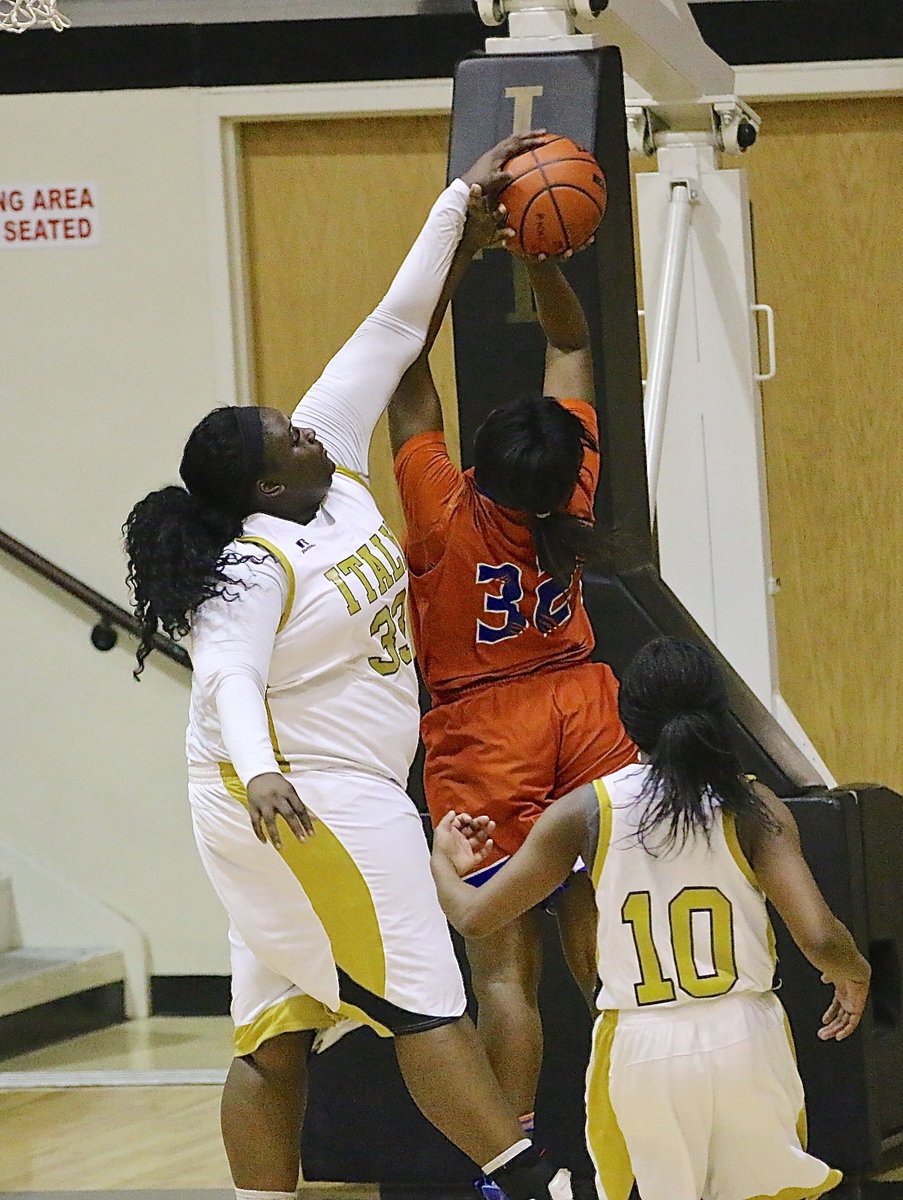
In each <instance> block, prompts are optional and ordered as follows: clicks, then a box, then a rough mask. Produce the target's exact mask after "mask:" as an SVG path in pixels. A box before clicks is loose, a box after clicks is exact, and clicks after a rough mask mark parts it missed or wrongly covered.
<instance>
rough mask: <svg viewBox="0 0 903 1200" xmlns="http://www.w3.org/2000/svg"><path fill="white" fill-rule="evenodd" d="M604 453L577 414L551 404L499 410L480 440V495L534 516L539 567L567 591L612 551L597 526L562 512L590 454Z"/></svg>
mask: <svg viewBox="0 0 903 1200" xmlns="http://www.w3.org/2000/svg"><path fill="white" fill-rule="evenodd" d="M598 449H599V447H598V444H597V443H596V439H595V438H594V437H593V436H592V434H591V433H590V432H589V430H588V429H587V428H586V426H585V425H584V424H583V422H582V421H581V420H580V418H579V417H578V416H577V414H576V413H573V412H571V411H570V410H569V409H567V408H565V407H564V405H562V404H559V403H558V401H557V400H554V399H552V398H551V397H549V396H536V397H531V398H530V399H528V400H524V401H519V402H517V403H515V404H506V405H504V406H503V407H501V408H496V409H494V410H493V411H492V412H491V413H490V414H489V416H488V417H487V418H486V420H485V421H484V422H483V424H482V425H481V426H480V428H479V429H478V430H477V434H476V438H475V439H474V447H473V456H474V480H475V482H476V484H477V487H478V488H479V489H480V491H482V492H485V493H486V495H487V496H489V497H490V498H491V499H492V500H494V501H495V502H496V503H497V504H501V505H504V507H506V508H515V509H519V510H520V511H522V512H526V513H528V514H529V516H530V529H531V531H532V534H533V542H534V544H535V546H536V557H537V558H538V560H539V565H540V566H541V567H542V569H543V570H544V571H547V572H548V573H549V574H550V575H551V576H553V577H554V578H555V579H556V580H557V581H558V583H559V584H561V585H562V586H564V587H567V586H568V585H569V584H570V582H571V578H572V576H573V574H574V571H575V570H576V568H577V566H578V565H579V564H580V563H583V562H586V561H589V560H592V559H598V558H600V557H602V556H603V555H604V553H605V550H606V546H605V544H604V542H603V539H602V538H601V536H600V535H599V533H598V532H597V531H596V530H595V528H594V527H593V525H592V523H591V522H589V521H584V520H582V519H581V518H580V517H577V516H575V515H573V514H572V513H568V512H565V511H564V509H565V506H566V505H567V503H568V502H569V500H570V499H571V496H572V495H573V493H574V488H575V487H576V486H577V482H578V480H579V478H580V470H581V467H582V466H583V455H584V452H585V451H587V450H591V451H598Z"/></svg>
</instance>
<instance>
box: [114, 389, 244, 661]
mask: <svg viewBox="0 0 903 1200" xmlns="http://www.w3.org/2000/svg"><path fill="white" fill-rule="evenodd" d="M255 423H256V424H255ZM261 429H262V426H260V415H259V410H257V409H239V408H217V409H214V411H213V412H211V413H208V414H207V416H206V417H204V419H203V420H202V421H201V422H200V423H199V424H198V425H196V426H195V428H194V429H193V430H192V432H191V434H190V436H189V438H188V441H187V442H186V444H185V449H184V451H183V454H182V463H181V466H180V467H179V474H180V475H181V477H182V480H183V482H184V484H185V487H175V486H173V487H165V488H161V489H160V490H159V491H156V492H151V493H150V494H149V495H148V496H145V498H144V499H143V500H139V501H138V503H137V504H136V505H135V507H134V508H133V509H132V511H131V512H130V513H129V515H128V519H127V520H126V522H125V524H124V525H123V527H122V532H123V534H124V535H125V548H126V553H127V555H128V585H129V588H130V590H131V592H132V606H133V608H134V609H135V614H136V616H137V618H138V621H139V623H140V626H141V640H140V642H139V645H138V651H137V655H136V657H137V659H138V666H137V667H136V669H135V671H134V675H135V678H136V679H137V678H138V677H139V676H140V674H141V672H142V671H143V670H144V661H145V659H146V658H147V656H148V655H149V654H150V652H151V650H152V649H153V646H154V636H155V634H156V633H157V631H158V629H162V630H163V631H164V632H165V633H168V634H169V635H170V637H183V636H184V635H185V634H186V633H187V632H188V628H189V622H190V618H191V614H192V613H193V612H194V611H195V610H196V609H197V608H198V607H199V606H200V605H201V604H202V603H203V602H204V601H205V600H209V599H210V598H211V597H212V596H223V597H224V598H225V599H227V600H234V599H235V597H236V595H237V593H235V592H234V591H230V590H229V588H230V585H232V586H234V580H231V579H230V577H229V575H228V574H227V570H226V569H227V568H228V567H230V566H235V565H236V564H237V563H240V562H247V561H262V559H261V560H256V559H253V558H252V556H250V555H238V554H236V553H234V552H229V553H225V548H226V546H227V545H228V544H229V542H231V541H233V540H234V539H235V538H237V537H239V536H240V535H241V532H242V528H243V524H244V518H245V517H246V516H248V514H249V513H251V512H253V511H254V509H255V487H254V485H255V483H256V481H257V479H258V478H259V477H260V473H261V471H262V468H263V437H262V432H260V430H261Z"/></svg>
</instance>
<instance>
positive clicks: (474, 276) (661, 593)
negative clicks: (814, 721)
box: [449, 47, 814, 796]
mask: <svg viewBox="0 0 903 1200" xmlns="http://www.w3.org/2000/svg"><path fill="white" fill-rule="evenodd" d="M531 93H532V94H531ZM518 104H519V105H520V107H519V109H518V112H519V114H520V115H521V117H522V118H523V117H525V116H526V115H527V111H526V110H527V109H528V108H529V107H530V106H531V105H532V111H531V113H530V119H529V124H530V125H531V126H532V127H533V128H546V129H548V130H549V131H550V132H553V133H560V134H564V135H566V136H567V137H570V138H573V140H574V141H576V142H578V143H580V144H581V145H584V146H586V147H587V148H588V149H591V150H592V151H593V153H594V154H595V156H596V158H597V159H598V160H599V164H600V165H601V167H602V170H603V172H604V173H605V178H606V181H607V185H608V208H607V211H606V214H605V217H604V218H603V220H602V224H601V225H600V227H599V231H598V234H597V236H596V243H595V246H594V247H593V249H592V250H588V251H586V252H584V253H582V254H578V255H577V256H575V258H574V259H573V260H572V261H571V262H570V263H568V264H567V266H566V271H567V275H568V278H569V280H570V281H571V283H572V284H573V286H574V288H575V290H576V291H577V293H578V295H579V296H580V299H581V301H582V303H583V305H584V308H585V310H586V314H587V318H588V320H589V325H590V329H591V331H592V349H593V362H594V367H595V375H596V400H597V407H598V411H599V431H600V442H601V450H602V478H601V482H600V485H599V493H598V496H597V501H596V519H597V521H598V523H599V524H600V526H601V527H602V528H603V529H605V530H607V531H609V532H611V533H614V534H616V543H617V547H616V549H615V551H614V554H613V557H612V567H613V574H612V576H611V577H609V578H605V577H603V576H599V575H593V574H592V573H587V575H586V577H585V580H584V598H585V601H586V607H587V609H588V611H589V614H590V617H591V618H592V622H593V626H594V628H595V631H596V638H597V656H598V657H600V658H603V659H605V660H606V661H607V662H609V663H611V665H612V667H613V668H614V670H615V673H616V674H620V673H621V672H622V671H623V669H624V667H626V665H627V663H628V662H629V661H630V659H631V658H632V657H633V655H634V654H635V653H636V652H637V650H639V649H640V648H641V647H642V646H643V645H644V644H645V643H646V642H647V641H649V640H650V639H651V638H653V637H657V636H659V635H660V634H673V635H675V636H679V637H689V638H692V639H694V640H696V641H699V642H702V643H703V644H704V645H707V646H708V647H709V649H710V650H711V651H712V652H713V653H714V654H715V656H716V658H717V659H718V662H719V665H720V666H721V668H722V670H723V671H724V674H725V676H726V678H727V681H728V691H729V695H730V699H731V708H732V713H733V722H734V733H735V741H736V745H737V748H738V750H739V751H740V754H741V761H742V762H743V765H744V768H745V769H746V770H747V771H749V772H751V773H752V774H755V775H756V776H758V777H759V778H760V779H762V780H763V782H766V783H768V784H769V786H771V787H773V788H774V789H775V791H776V792H778V794H779V795H782V796H787V795H793V794H795V793H798V791H799V788H800V785H805V784H807V783H810V782H811V781H812V780H813V779H814V772H813V771H812V768H811V767H810V765H809V763H808V762H807V761H806V759H805V758H804V757H803V755H802V754H801V753H800V751H799V750H798V749H797V747H796V746H795V745H794V744H793V743H792V742H791V741H790V739H789V738H788V737H787V736H786V734H785V733H784V732H783V730H782V729H781V727H780V726H779V725H778V723H777V722H776V721H775V720H774V718H773V717H772V716H771V714H770V713H769V712H768V711H767V710H766V709H765V708H764V707H763V706H762V705H761V704H760V703H759V701H758V700H757V699H756V697H755V696H754V695H753V694H752V692H750V690H749V688H748V687H747V686H746V684H745V683H744V682H743V681H742V680H741V679H740V677H739V676H738V675H737V674H736V672H734V671H733V670H732V668H731V667H730V665H729V664H728V663H727V662H726V661H725V660H724V659H723V658H722V657H721V655H719V654H718V652H717V650H716V649H715V647H714V646H713V645H712V644H711V643H710V642H709V639H708V638H707V637H706V635H705V634H704V633H703V632H702V630H701V629H700V628H699V626H698V625H697V624H696V622H695V621H694V620H693V618H692V617H691V616H690V614H689V613H688V612H687V611H686V609H685V608H684V607H683V605H682V604H681V603H680V601H679V600H678V599H677V597H676V596H675V595H674V594H673V592H671V590H670V589H669V588H668V586H667V585H666V584H665V583H664V582H663V580H662V579H661V576H660V575H659V572H658V564H657V555H656V549H655V543H654V540H653V537H652V534H651V531H650V522H649V506H648V500H647V486H646V452H645V443H644V431H643V390H642V381H641V373H640V347H639V331H638V321H637V298H636V283H635V280H636V267H635V263H634V250H633V217H632V208H631V195H630V168H629V163H628V151H627V132H626V123H625V120H624V83H623V71H622V66H621V56H620V53H619V51H618V50H617V49H616V48H615V47H606V48H604V49H602V50H599V51H594V52H585V53H572V54H511V55H495V54H492V55H477V56H475V57H472V58H467V59H465V60H464V61H463V62H462V63H460V64H459V66H458V69H457V72H456V74H455V91H454V102H453V109H452V133H451V149H450V153H449V177H450V178H453V177H454V176H456V175H460V174H462V173H463V172H464V171H466V170H467V168H468V167H469V166H470V164H471V163H472V162H473V161H474V160H475V159H476V158H477V157H478V156H479V155H480V154H482V153H483V151H484V150H487V149H488V148H489V147H490V146H492V145H493V144H494V143H495V142H497V141H499V140H500V139H501V138H503V137H505V136H507V135H508V134H509V133H511V132H512V129H513V124H514V119H515V109H516V106H517V105H518ZM519 268H520V269H521V270H522V267H520V264H518V262H517V260H516V259H514V258H513V257H512V256H511V255H510V254H507V253H506V252H505V251H503V250H496V251H489V252H487V253H485V254H484V255H483V257H482V259H481V260H480V261H478V262H476V263H475V264H474V265H473V267H472V268H471V270H470V271H469V273H468V274H467V276H466V277H465V279H464V281H463V283H462V284H461V286H460V288H459V290H458V294H457V297H456V299H455V301H454V333H455V369H456V373H457V384H458V405H459V410H460V429H461V457H462V460H463V461H464V463H465V465H466V464H468V463H469V462H470V461H471V447H472V445H473V438H474V434H475V433H476V430H477V428H478V427H479V425H480V424H481V422H482V421H483V419H484V418H485V416H486V414H487V413H488V412H490V411H491V410H492V409H493V408H495V407H497V406H498V405H500V404H505V403H510V402H512V401H515V400H517V399H519V398H522V397H524V396H526V395H529V394H531V393H533V394H535V393H536V392H537V391H538V390H539V389H540V387H541V384H542V372H543V355H544V351H545V341H544V339H543V337H542V336H541V333H540V331H539V329H538V327H537V325H536V321H535V317H534V316H533V315H532V307H531V303H530V299H529V290H527V291H526V292H525V291H524V290H523V284H522V282H519V281H518V274H517V272H518V269H519Z"/></svg>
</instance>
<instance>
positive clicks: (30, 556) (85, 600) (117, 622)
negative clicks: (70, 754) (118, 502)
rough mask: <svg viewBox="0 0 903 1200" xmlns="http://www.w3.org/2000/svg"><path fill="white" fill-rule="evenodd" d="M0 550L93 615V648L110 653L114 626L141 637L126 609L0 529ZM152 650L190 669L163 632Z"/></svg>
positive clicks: (183, 652) (181, 650)
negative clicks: (90, 611)
mask: <svg viewBox="0 0 903 1200" xmlns="http://www.w3.org/2000/svg"><path fill="white" fill-rule="evenodd" d="M0 550H2V551H4V552H5V553H6V554H8V555H10V557H11V558H14V559H15V560H16V561H17V562H20V563H22V564H23V565H24V566H26V567H28V568H29V569H30V570H32V571H34V572H35V573H36V574H38V575H40V576H41V578H42V579H46V580H47V582H48V583H52V584H53V585H54V587H58V588H60V589H61V590H62V591H64V592H66V594H67V595H69V596H72V597H74V598H75V599H76V600H80V601H81V602H82V604H85V605H87V607H88V608H92V609H93V610H94V611H95V612H96V613H97V615H98V617H99V618H100V619H99V621H98V622H97V624H96V625H95V626H94V628H93V629H92V630H91V642H92V644H93V645H94V646H95V648H96V649H98V650H112V648H113V647H114V646H115V645H116V627H118V628H119V629H124V630H125V632H126V633H129V634H131V635H132V637H134V638H140V637H141V626H140V625H139V623H138V620H137V618H136V617H133V616H132V614H131V613H130V612H129V611H128V610H127V609H124V608H121V607H120V605H118V604H114V603H113V601H112V600H108V599H107V598H106V596H102V595H101V594H100V592H96V591H95V590H94V588H92V587H89V586H88V584H86V583H82V581H81V580H80V579H76V578H75V576H74V575H70V574H69V572H68V571H64V570H63V568H62V567H58V566H57V565H56V563H52V562H51V561H50V559H49V558H44V556H43V555H42V554H38V552H37V551H36V550H32V549H31V548H30V547H29V546H26V545H25V544H24V543H23V542H20V541H18V540H17V539H16V538H14V537H12V536H11V534H8V533H4V532H3V530H2V529H0ZM154 649H155V650H159V651H160V653H161V654H164V655H165V656H166V657H167V658H171V659H172V661H173V662H177V663H178V664H179V665H180V666H182V667H188V668H189V669H190V668H191V659H190V658H189V656H188V651H187V650H185V649H184V648H183V647H182V646H180V645H179V644H178V642H175V641H173V639H172V638H171V637H167V635H166V634H165V633H157V634H155V635H154Z"/></svg>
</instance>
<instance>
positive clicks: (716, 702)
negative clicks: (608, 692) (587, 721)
mask: <svg viewBox="0 0 903 1200" xmlns="http://www.w3.org/2000/svg"><path fill="white" fill-rule="evenodd" d="M618 710H619V712H620V714H621V720H622V722H623V724H624V728H625V729H626V730H627V732H628V733H629V734H630V736H631V738H633V740H634V741H635V742H636V744H637V746H639V748H640V750H641V751H643V753H644V755H645V756H646V758H647V759H648V763H649V775H648V778H647V781H646V783H645V785H644V789H643V793H642V798H643V799H644V800H645V801H646V806H645V809H644V810H643V814H642V817H641V818H640V822H639V827H638V829H637V836H638V838H639V840H640V841H641V842H642V844H643V845H644V846H646V848H647V849H649V850H650V852H651V853H655V852H657V851H667V850H670V849H672V848H674V847H677V848H680V847H681V846H683V845H684V843H685V842H686V840H687V838H688V837H690V836H691V835H695V834H697V833H701V834H703V835H704V836H705V837H708V835H709V833H710V832H711V828H712V821H713V819H714V812H713V807H712V801H713V799H715V798H717V800H718V801H719V802H720V804H721V807H722V808H723V809H724V811H725V812H730V813H734V814H735V815H748V816H752V817H754V818H755V819H757V820H759V821H762V822H763V823H765V824H767V825H771V824H772V819H771V817H770V816H769V814H768V810H767V808H766V807H765V805H764V804H763V802H762V801H761V800H760V799H759V798H758V796H757V795H756V794H755V792H754V790H753V789H752V787H751V786H750V784H749V782H748V781H747V779H746V778H745V776H744V775H743V773H742V771H741V768H740V763H739V760H738V759H737V756H736V754H735V752H734V749H733V746H732V745H731V732H730V725H729V722H728V714H729V711H730V710H729V707H728V699H727V693H726V691H725V688H724V681H723V679H722V678H721V673H720V672H719V670H718V667H717V666H716V664H715V661H714V659H713V658H712V656H711V655H710V654H709V653H708V651H706V650H704V649H703V648H702V647H701V646H698V645H696V644H695V643H693V642H686V641H681V640H679V639H678V638H658V639H656V640H655V641H653V642H650V643H649V644H648V645H647V646H645V647H644V648H643V649H642V650H641V651H640V652H639V654H638V655H637V656H636V658H635V659H634V660H633V662H632V663H631V664H630V666H629V667H628V669H627V672H626V673H625V675H624V678H623V679H622V681H621V688H620V692H619V694H618ZM655 831H658V832H659V834H660V836H659V837H658V838H657V839H656V840H655V843H654V844H651V841H650V839H651V835H652V834H653V832H655Z"/></svg>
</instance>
